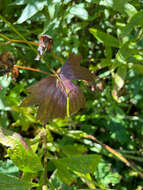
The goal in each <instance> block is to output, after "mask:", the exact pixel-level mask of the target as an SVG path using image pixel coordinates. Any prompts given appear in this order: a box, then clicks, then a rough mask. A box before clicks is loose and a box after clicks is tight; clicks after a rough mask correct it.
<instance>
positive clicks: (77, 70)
mask: <svg viewBox="0 0 143 190" xmlns="http://www.w3.org/2000/svg"><path fill="white" fill-rule="evenodd" d="M80 61H81V56H80V55H77V56H75V55H74V54H72V55H71V56H70V57H69V59H68V60H67V61H66V62H65V64H64V65H63V66H62V68H61V71H60V73H61V74H63V75H64V76H65V77H67V78H68V79H70V80H86V81H93V77H92V74H91V73H90V71H89V70H88V69H87V68H85V67H82V66H80Z"/></svg>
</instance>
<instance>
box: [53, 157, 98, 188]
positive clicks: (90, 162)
mask: <svg viewBox="0 0 143 190" xmlns="http://www.w3.org/2000/svg"><path fill="white" fill-rule="evenodd" d="M100 158H101V157H100V156H99V155H92V154H91V155H82V156H71V157H70V158H61V159H58V160H52V162H53V163H54V165H55V166H56V167H57V169H58V172H57V174H58V176H59V177H60V179H61V180H62V181H63V182H64V183H66V184H68V185H69V184H71V183H72V182H73V181H74V179H75V177H74V175H73V173H75V174H76V173H81V174H88V173H93V172H94V171H95V170H96V167H97V165H98V163H99V161H100ZM85 166H86V167H85Z"/></svg>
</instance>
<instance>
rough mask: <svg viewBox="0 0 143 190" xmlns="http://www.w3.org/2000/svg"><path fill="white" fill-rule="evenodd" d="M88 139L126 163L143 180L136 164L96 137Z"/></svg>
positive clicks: (88, 136)
mask: <svg viewBox="0 0 143 190" xmlns="http://www.w3.org/2000/svg"><path fill="white" fill-rule="evenodd" d="M86 138H88V139H91V140H93V141H95V142H97V143H98V144H100V145H101V146H102V147H104V148H105V149H106V150H108V151H109V152H111V153H112V154H113V155H115V156H116V157H118V158H119V159H120V160H121V161H122V162H124V163H125V164H126V165H127V166H129V167H131V168H132V169H134V170H135V171H136V172H138V173H139V175H140V176H141V178H143V173H142V172H141V171H140V170H139V169H138V168H137V167H136V165H135V164H134V163H131V162H129V161H128V160H127V159H126V158H125V157H124V156H122V155H121V154H120V153H118V152H116V151H115V150H114V149H113V148H111V147H110V146H108V145H106V144H104V143H102V142H101V141H99V140H98V139H97V138H96V137H94V136H92V135H87V137H86Z"/></svg>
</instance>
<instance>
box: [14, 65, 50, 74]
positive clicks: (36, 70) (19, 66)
mask: <svg viewBox="0 0 143 190" xmlns="http://www.w3.org/2000/svg"><path fill="white" fill-rule="evenodd" d="M14 67H16V68H18V69H25V70H29V71H35V72H38V73H43V74H46V75H47V74H48V72H45V71H41V70H40V69H35V68H31V67H24V66H21V65H14Z"/></svg>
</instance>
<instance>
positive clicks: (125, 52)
mask: <svg viewBox="0 0 143 190" xmlns="http://www.w3.org/2000/svg"><path fill="white" fill-rule="evenodd" d="M130 44H131V43H130V42H126V43H125V44H123V45H122V47H121V48H120V49H119V51H118V53H117V55H116V59H117V60H118V61H119V62H121V63H125V62H128V59H129V58H130V57H132V56H133V55H134V54H136V53H138V52H139V50H138V49H135V48H134V47H133V48H132V47H130Z"/></svg>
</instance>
